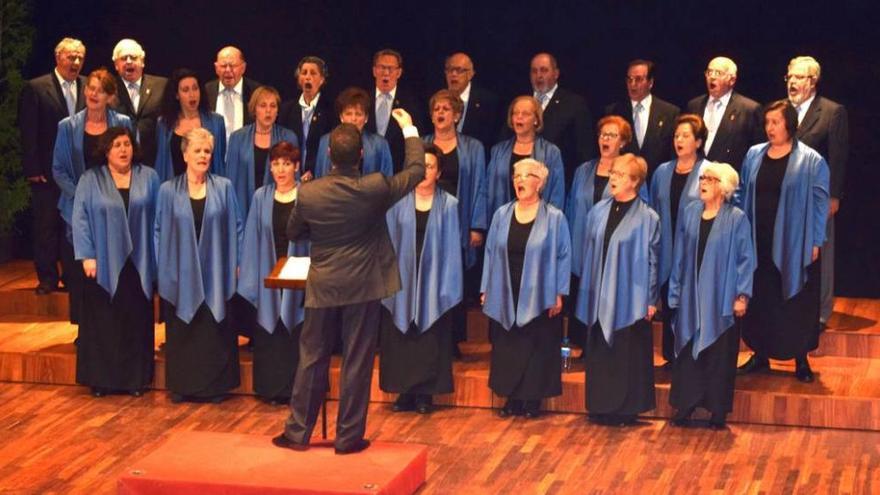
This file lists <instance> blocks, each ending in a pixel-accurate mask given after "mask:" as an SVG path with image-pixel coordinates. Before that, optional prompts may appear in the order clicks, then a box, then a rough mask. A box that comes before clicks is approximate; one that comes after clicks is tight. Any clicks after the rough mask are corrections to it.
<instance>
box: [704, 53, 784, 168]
mask: <svg viewBox="0 0 880 495" xmlns="http://www.w3.org/2000/svg"><path fill="white" fill-rule="evenodd" d="M705 76H706V88H707V89H708V95H703V96H697V97H696V98H694V99H692V100H691V101H689V102H688V105H687V109H688V113H695V114H697V115H699V116H701V117H703V121H704V122H705V123H706V129H708V130H709V136H708V137H707V138H706V142H705V143H703V151H704V152H705V154H706V158H708V159H709V160H711V161H713V162H722V163H729V164H730V165H732V166H733V168H735V169H736V170H737V171H738V170H739V169H740V167H741V166H742V161H743V158H745V156H746V152H747V151H749V148H750V147H751V146H752V145H754V144H757V143H761V142H764V141H766V140H767V137H766V135H765V134H764V124H763V121H764V119H763V115H762V113H761V105H759V104H758V103H757V102H756V101H754V100H752V99H750V98H746V97H745V96H743V95H741V94H739V93H735V92H734V91H733V86H734V85H735V84H736V64H735V63H733V60H731V59H729V58H727V57H715V58H713V59H712V61H711V62H709V67H707V68H706V73H705Z"/></svg>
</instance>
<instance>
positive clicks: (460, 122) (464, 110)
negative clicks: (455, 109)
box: [455, 102, 468, 133]
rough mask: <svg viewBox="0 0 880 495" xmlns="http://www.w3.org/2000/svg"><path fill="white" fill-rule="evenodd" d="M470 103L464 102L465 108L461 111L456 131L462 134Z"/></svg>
mask: <svg viewBox="0 0 880 495" xmlns="http://www.w3.org/2000/svg"><path fill="white" fill-rule="evenodd" d="M467 109H468V102H464V108H462V110H461V117H460V118H459V119H458V125H457V126H456V127H455V129H456V130H457V131H458V132H459V133H460V132H462V131H461V130H462V129H464V118H465V117H466V116H467Z"/></svg>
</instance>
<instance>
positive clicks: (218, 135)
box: [156, 69, 226, 182]
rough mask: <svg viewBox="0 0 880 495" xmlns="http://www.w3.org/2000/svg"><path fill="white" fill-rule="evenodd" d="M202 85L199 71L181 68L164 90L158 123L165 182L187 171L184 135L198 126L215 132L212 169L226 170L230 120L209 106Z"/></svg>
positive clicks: (158, 151) (158, 148)
mask: <svg viewBox="0 0 880 495" xmlns="http://www.w3.org/2000/svg"><path fill="white" fill-rule="evenodd" d="M200 88H201V85H200V83H199V78H198V76H197V75H196V73H195V72H193V71H191V70H189V69H177V70H175V71H174V72H173V73H172V74H171V79H170V80H169V81H168V86H167V89H166V90H165V92H164V93H163V94H162V111H161V116H160V117H159V119H158V121H157V123H156V173H158V174H159V180H160V181H162V182H165V181H167V180H169V179H171V178H173V177H177V176H179V175H181V174H183V172H184V171H186V161H185V160H184V159H183V147H182V145H183V137H184V136H185V135H186V133H187V132H189V131H190V130H192V129H196V128H198V127H202V128H204V129H207V130H208V131H209V132H210V133H211V135H212V136H214V151H213V154H212V159H211V173H212V174H215V175H223V174H225V173H226V165H225V163H226V162H225V160H226V124H225V122H224V121H223V116H222V115H219V114H216V113H214V112H211V111H210V110H208V108H207V106H206V105H205V99H204V98H202V94H201V89H200Z"/></svg>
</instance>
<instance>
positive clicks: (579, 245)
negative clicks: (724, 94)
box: [565, 115, 648, 349]
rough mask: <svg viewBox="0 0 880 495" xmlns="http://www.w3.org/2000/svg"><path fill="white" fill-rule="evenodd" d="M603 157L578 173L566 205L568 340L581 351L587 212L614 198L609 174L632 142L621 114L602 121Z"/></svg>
mask: <svg viewBox="0 0 880 495" xmlns="http://www.w3.org/2000/svg"><path fill="white" fill-rule="evenodd" d="M596 127H598V128H599V137H598V141H599V158H595V159H593V160H590V161H588V162H584V163H582V164H581V165H580V166H579V167H578V168H577V169H575V171H574V180H573V182H572V185H571V190H570V191H569V193H568V199H567V200H566V202H565V218H567V219H568V228H569V230H570V231H571V290H570V291H569V295H568V303H567V312H568V317H569V318H568V338H569V340H570V341H571V343H573V344H576V345H577V346H579V347H580V348H581V349H583V348H584V347H585V346H586V345H587V326H586V325H584V324H583V322H581V321H580V320H578V319H577V318H575V317H574V305H575V301H577V298H578V287H579V286H580V280H581V278H580V270H581V265H582V264H583V259H581V256H582V255H583V253H584V244H585V243H586V239H585V237H586V231H585V230H584V227H585V226H586V224H587V213H589V212H590V209H591V208H592V207H593V205H595V204H596V203H598V202H599V201H601V200H603V199H605V198H609V197H611V189H609V188H608V174H609V172H610V171H611V164H612V163H613V162H614V159H615V158H617V157H618V156H620V152H621V150H623V148H624V147H626V146H627V145H628V144H629V142H630V141H631V140H632V127H630V125H629V122H627V121H626V119H624V118H623V117H620V116H619V115H608V116H606V117H603V118H602V119H600V120H599V123H598V124H597V125H596ZM641 191H644V197H643V199H646V200H647V196H648V193H647V188H646V187H644V185H643V186H642V189H641V190H640V192H641Z"/></svg>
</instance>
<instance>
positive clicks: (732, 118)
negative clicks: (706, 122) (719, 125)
mask: <svg viewBox="0 0 880 495" xmlns="http://www.w3.org/2000/svg"><path fill="white" fill-rule="evenodd" d="M734 120H736V114H735V113H732V114H730V121H731V122H733V121H734Z"/></svg>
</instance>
